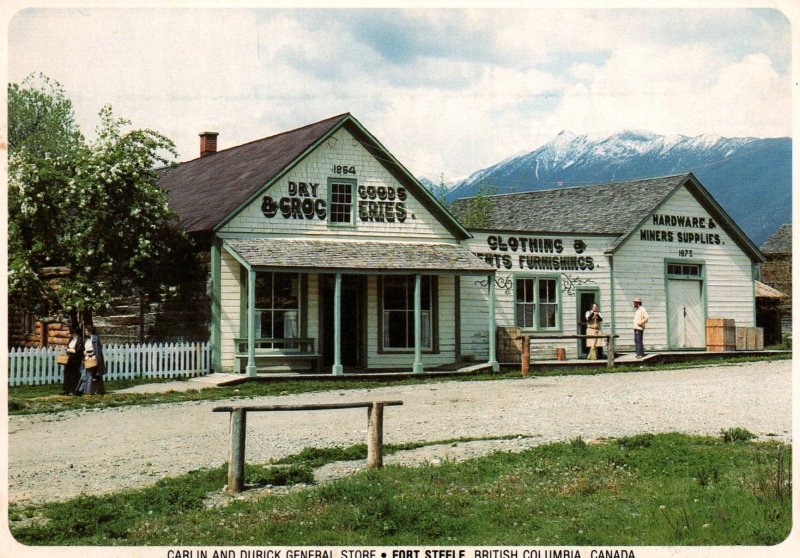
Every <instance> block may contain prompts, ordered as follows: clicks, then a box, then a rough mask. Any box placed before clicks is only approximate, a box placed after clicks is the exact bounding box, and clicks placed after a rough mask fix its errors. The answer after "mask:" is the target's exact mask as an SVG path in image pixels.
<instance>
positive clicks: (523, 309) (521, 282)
mask: <svg viewBox="0 0 800 558" xmlns="http://www.w3.org/2000/svg"><path fill="white" fill-rule="evenodd" d="M535 283H536V280H535V279H533V278H527V277H526V278H519V279H517V296H516V309H515V313H516V325H517V327H523V328H529V327H533V315H534V311H535V310H536V300H535V299H536V296H535V294H536V293H535V291H534V290H533V289H534V284H535Z"/></svg>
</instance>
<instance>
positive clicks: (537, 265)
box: [475, 235, 595, 271]
mask: <svg viewBox="0 0 800 558" xmlns="http://www.w3.org/2000/svg"><path fill="white" fill-rule="evenodd" d="M486 244H487V245H488V246H489V249H490V250H491V252H476V253H475V255H476V256H478V257H479V258H482V259H483V260H484V261H486V263H488V264H489V265H493V266H495V267H496V268H497V269H503V268H505V269H512V268H515V267H516V268H518V269H547V270H553V271H558V270H561V271H576V270H581V271H585V270H589V271H591V270H593V269H594V267H595V265H594V258H593V257H592V256H581V255H579V254H583V252H584V251H585V250H586V243H585V242H584V241H583V240H581V239H577V238H576V239H574V240H573V242H572V249H573V250H574V252H575V254H576V255H575V256H570V255H561V254H562V252H563V251H564V241H563V239H561V238H535V237H529V236H509V237H503V236H501V235H490V236H488V237H487V238H486ZM509 252H513V253H509ZM534 254H555V255H546V256H540V255H534Z"/></svg>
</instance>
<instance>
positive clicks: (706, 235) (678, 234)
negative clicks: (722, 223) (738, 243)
mask: <svg viewBox="0 0 800 558" xmlns="http://www.w3.org/2000/svg"><path fill="white" fill-rule="evenodd" d="M652 225H653V226H654V227H673V228H681V229H689V230H682V231H672V230H667V229H662V228H660V229H649V228H642V229H641V230H640V231H639V240H644V241H647V242H680V243H683V244H722V241H721V239H720V237H719V234H717V233H715V232H704V231H703V229H705V230H709V229H716V228H717V224H716V223H715V222H714V219H712V218H711V217H690V216H688V215H667V214H655V215H653V218H652Z"/></svg>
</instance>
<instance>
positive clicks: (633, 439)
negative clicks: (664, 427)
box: [617, 434, 654, 449]
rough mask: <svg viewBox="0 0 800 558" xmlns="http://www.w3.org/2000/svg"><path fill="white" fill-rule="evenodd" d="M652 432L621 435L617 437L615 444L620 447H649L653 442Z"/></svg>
mask: <svg viewBox="0 0 800 558" xmlns="http://www.w3.org/2000/svg"><path fill="white" fill-rule="evenodd" d="M653 438H654V436H653V434H636V435H635V436H623V437H622V438H619V439H617V444H618V445H619V447H621V448H626V449H636V448H649V447H650V446H651V445H652V443H653Z"/></svg>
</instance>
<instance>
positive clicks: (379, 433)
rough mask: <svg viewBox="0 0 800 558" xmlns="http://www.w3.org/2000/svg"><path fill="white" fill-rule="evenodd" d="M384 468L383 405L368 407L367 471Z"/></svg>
mask: <svg viewBox="0 0 800 558" xmlns="http://www.w3.org/2000/svg"><path fill="white" fill-rule="evenodd" d="M379 467H383V404H382V403H378V402H377V401H375V402H373V403H372V406H371V407H367V469H377V468H379Z"/></svg>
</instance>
